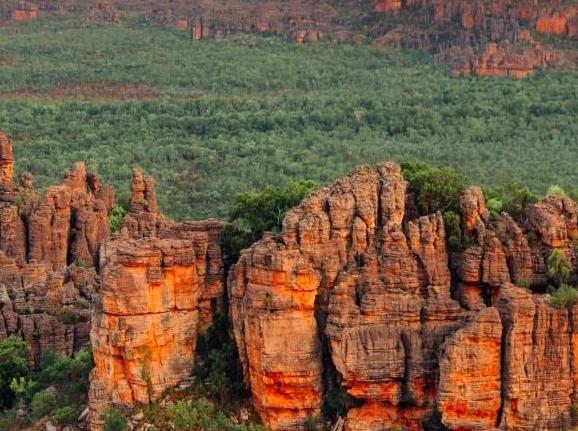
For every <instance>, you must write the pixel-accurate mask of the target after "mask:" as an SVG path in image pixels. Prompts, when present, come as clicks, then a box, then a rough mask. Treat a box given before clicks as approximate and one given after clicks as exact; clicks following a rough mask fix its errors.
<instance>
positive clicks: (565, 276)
mask: <svg viewBox="0 0 578 431" xmlns="http://www.w3.org/2000/svg"><path fill="white" fill-rule="evenodd" d="M546 265H547V267H548V278H549V279H550V282H551V283H552V284H553V285H554V286H556V287H560V286H562V285H563V284H567V283H568V281H569V280H570V271H571V268H570V265H569V264H568V262H567V261H566V256H564V253H562V252H561V251H560V250H552V253H551V254H550V256H548V259H547V260H546Z"/></svg>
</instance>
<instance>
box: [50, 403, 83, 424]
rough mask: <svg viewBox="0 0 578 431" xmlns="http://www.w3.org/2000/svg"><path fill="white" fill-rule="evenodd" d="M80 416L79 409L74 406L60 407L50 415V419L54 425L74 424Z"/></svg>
mask: <svg viewBox="0 0 578 431" xmlns="http://www.w3.org/2000/svg"><path fill="white" fill-rule="evenodd" d="M77 418H78V410H77V409H75V408H74V407H72V406H64V407H59V408H57V409H56V410H54V412H52V414H51V415H50V420H51V421H52V423H53V424H54V425H58V426H65V425H72V424H73V423H75V422H76V419H77Z"/></svg>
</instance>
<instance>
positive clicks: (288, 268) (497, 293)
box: [228, 163, 578, 430]
mask: <svg viewBox="0 0 578 431" xmlns="http://www.w3.org/2000/svg"><path fill="white" fill-rule="evenodd" d="M405 190H406V184H405V182H404V180H403V178H402V177H401V175H400V170H399V167H398V166H397V165H395V164H392V163H383V164H381V165H379V166H378V168H377V169H376V170H374V169H370V168H358V169H356V170H355V171H354V172H353V173H352V174H351V175H349V176H347V177H345V178H342V179H340V180H338V181H337V182H336V183H335V184H333V185H332V186H329V187H326V188H324V189H322V190H320V191H319V192H316V193H314V194H312V195H311V196H310V197H308V198H306V199H305V200H304V201H303V202H302V203H301V204H300V205H299V206H298V207H297V208H295V209H293V210H291V211H290V212H289V213H288V214H287V216H286V218H285V220H284V224H283V231H282V233H281V234H280V235H278V236H272V235H269V236H267V237H265V238H264V239H263V240H261V241H259V242H258V243H256V244H255V245H253V246H252V247H251V248H250V249H248V250H245V251H243V252H242V255H241V258H240V260H239V262H238V264H237V265H236V266H235V267H234V268H233V270H232V271H231V273H230V276H229V280H228V281H229V284H228V288H229V297H230V307H231V317H232V321H233V326H234V335H235V339H236V341H237V346H238V348H239V352H240V357H241V362H242V364H243V367H244V371H245V379H246V381H247V383H248V385H250V388H251V392H252V395H253V404H254V406H255V409H256V410H257V412H258V413H259V414H260V416H261V417H262V419H263V420H264V422H265V423H266V424H267V425H268V426H269V427H271V429H273V430H288V429H305V428H306V423H307V421H308V420H310V419H309V418H310V417H312V416H313V417H314V416H317V415H319V413H320V411H321V407H322V404H323V401H324V398H325V397H327V395H328V392H329V391H332V390H335V388H338V389H340V390H343V391H346V392H347V394H348V395H349V397H350V402H349V403H348V404H349V408H348V411H347V415H346V420H345V429H347V430H381V429H387V428H392V427H399V426H401V427H403V428H407V429H410V430H421V429H440V428H443V427H444V426H445V427H447V428H448V429H454V430H465V429H494V428H495V427H497V428H500V429H512V430H513V429H529V428H531V429H543V430H546V429H548V430H554V429H557V430H563V429H567V428H568V427H569V425H570V421H571V417H570V410H571V405H572V400H573V399H574V396H575V388H574V380H575V374H574V373H575V372H574V368H573V367H574V365H573V364H574V361H575V358H574V353H573V352H574V338H575V337H574V336H573V331H574V329H573V328H574V326H573V324H572V319H573V315H574V314H572V313H571V312H569V311H567V310H557V309H554V308H552V307H551V306H549V305H548V300H547V299H546V298H545V297H544V295H533V294H531V293H530V292H529V291H525V290H524V289H522V288H520V287H517V286H514V285H512V284H511V283H512V282H518V283H519V284H522V282H524V284H528V285H530V286H531V288H533V289H535V290H536V289H538V290H539V289H543V288H544V287H545V284H546V281H547V277H546V265H545V259H546V257H547V256H549V254H550V253H551V251H552V250H553V249H554V248H555V249H558V250H560V251H562V252H563V253H564V254H565V255H566V256H567V260H568V262H570V263H571V265H572V268H573V273H574V274H575V272H576V266H577V265H576V260H575V245H574V238H575V236H576V228H577V227H578V223H577V220H578V219H577V215H578V211H577V208H576V204H575V203H574V202H572V201H571V200H569V199H566V198H564V199H560V198H552V197H550V198H547V199H545V200H544V201H542V202H540V203H538V204H535V205H534V206H532V207H531V208H529V210H528V213H527V224H526V225H525V226H518V225H517V224H516V223H515V222H514V221H513V220H512V219H511V217H509V216H508V215H506V214H503V215H502V216H500V217H499V218H498V219H491V218H490V217H489V214H488V212H487V211H486V209H485V203H484V199H483V194H482V192H481V190H480V189H478V188H472V189H469V190H467V191H466V193H465V194H464V195H463V197H462V201H461V212H462V225H463V226H464V232H465V234H466V235H469V236H470V237H471V243H472V245H471V246H470V247H468V248H467V249H466V250H464V251H463V252H462V253H460V254H459V255H457V256H454V255H452V261H453V262H455V263H456V265H455V266H457V270H456V271H455V274H454V276H453V277H452V276H451V274H450V270H449V266H448V263H449V260H450V259H449V258H448V253H447V250H446V245H445V236H446V234H445V228H444V222H443V219H442V218H441V216H440V215H439V214H437V215H431V216H425V217H420V218H417V219H409V218H408V217H407V216H406V211H405V206H406V205H411V202H410V201H411V197H409V196H406V194H405ZM408 213H409V212H408ZM453 259H456V260H455V261H454V260H453ZM452 278H453V283H452ZM452 293H453V295H452ZM452 298H456V299H457V301H456V300H454V299H452ZM538 339H539V341H538ZM531 340H534V341H531ZM555 376H556V377H555ZM538 387H539V388H540V390H538V391H536V388H538ZM553 399H555V400H556V407H555V408H553V407H550V408H549V407H548V406H549V405H550V404H551V400H553ZM528 427H529V428H528Z"/></svg>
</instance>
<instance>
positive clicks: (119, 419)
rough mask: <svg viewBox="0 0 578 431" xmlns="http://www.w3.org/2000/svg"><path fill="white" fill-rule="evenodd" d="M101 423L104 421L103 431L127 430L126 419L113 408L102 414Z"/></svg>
mask: <svg viewBox="0 0 578 431" xmlns="http://www.w3.org/2000/svg"><path fill="white" fill-rule="evenodd" d="M103 421H104V431H126V430H128V425H127V422H126V418H125V417H124V415H123V414H122V413H121V412H120V410H118V409H116V408H114V407H110V408H108V409H107V410H106V411H105V412H104V415H103Z"/></svg>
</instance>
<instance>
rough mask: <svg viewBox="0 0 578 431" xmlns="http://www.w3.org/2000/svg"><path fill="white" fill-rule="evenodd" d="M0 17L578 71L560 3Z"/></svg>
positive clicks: (94, 10)
mask: <svg viewBox="0 0 578 431" xmlns="http://www.w3.org/2000/svg"><path fill="white" fill-rule="evenodd" d="M4 3H6V6H4V4H2V5H0V16H1V15H6V12H5V10H4V9H6V8H8V9H7V10H8V15H9V16H10V15H13V16H14V19H15V20H27V19H34V18H35V17H36V14H37V10H41V11H44V10H46V11H55V12H57V13H67V11H70V10H73V9H75V8H76V9H79V10H85V11H86V13H85V22H87V23H92V22H100V21H107V22H119V21H120V20H121V18H122V16H123V14H124V13H125V12H127V13H129V14H130V13H133V12H137V11H138V12H141V13H143V14H144V15H145V16H146V17H147V18H148V19H150V20H151V21H153V22H155V23H159V24H162V25H168V26H172V27H174V28H176V29H178V30H179V31H182V32H186V33H188V34H189V35H190V37H191V39H192V40H201V39H223V38H226V37H228V36H231V35H235V34H239V33H262V34H276V35H280V36H286V37H289V38H291V40H294V41H295V42H296V43H315V42H319V41H331V42H354V43H366V42H367V41H370V42H371V43H372V44H373V45H374V46H390V47H396V48H407V49H426V50H429V51H431V52H433V53H434V54H436V57H437V58H438V60H440V61H443V62H445V63H448V64H449V65H450V69H451V73H452V75H454V76H466V75H476V76H510V77H515V78H524V77H526V76H529V75H530V74H532V73H534V72H535V71H537V70H543V69H562V70H567V69H575V68H576V65H577V64H578V52H577V50H576V47H575V45H572V44H571V43H558V42H556V41H555V40H552V39H551V36H556V37H558V38H564V39H566V40H567V41H568V42H570V41H573V40H576V38H578V7H577V6H576V4H575V3H574V2H572V1H559V0H533V1H528V0H488V1H471V0H405V1H401V0H374V1H371V2H333V1H329V0H321V1H311V0H298V1H295V0H294V1H290V2H289V1H281V0H195V1H193V0H170V1H168V0H156V1H154V2H151V1H147V0H116V1H114V2H113V1H109V0H106V1H102V0H84V1H82V2H81V1H79V0H37V1H35V2H34V3H27V2H22V1H20V0H5V1H4Z"/></svg>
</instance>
